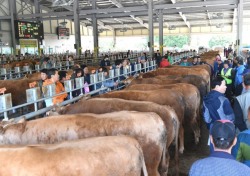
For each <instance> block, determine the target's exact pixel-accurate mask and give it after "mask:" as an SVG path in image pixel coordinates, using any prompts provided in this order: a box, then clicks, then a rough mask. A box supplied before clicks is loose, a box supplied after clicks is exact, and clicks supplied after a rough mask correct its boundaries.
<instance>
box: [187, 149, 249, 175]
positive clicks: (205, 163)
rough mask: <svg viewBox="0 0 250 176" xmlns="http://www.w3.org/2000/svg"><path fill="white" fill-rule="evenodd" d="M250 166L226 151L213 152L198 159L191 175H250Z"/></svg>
mask: <svg viewBox="0 0 250 176" xmlns="http://www.w3.org/2000/svg"><path fill="white" fill-rule="evenodd" d="M249 173H250V168H249V167H247V166H246V165H244V164H242V163H240V162H238V161H236V160H235V159H234V157H233V156H232V155H230V154H229V153H225V152H213V153H212V154H211V155H210V156H209V157H207V158H204V159H200V160H198V161H196V162H195V163H194V164H193V165H192V167H191V169H190V171H189V176H224V175H225V176H248V175H249Z"/></svg>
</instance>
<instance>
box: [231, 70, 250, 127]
mask: <svg viewBox="0 0 250 176" xmlns="http://www.w3.org/2000/svg"><path fill="white" fill-rule="evenodd" d="M243 87H244V88H245V89H246V92H245V93H243V94H241V95H239V96H237V97H236V99H235V101H234V106H233V109H234V113H235V125H236V127H237V128H238V129H239V130H240V131H244V130H246V129H250V121H249V120H248V117H247V116H248V114H247V112H248V107H249V106H250V73H249V74H246V75H244V76H243Z"/></svg>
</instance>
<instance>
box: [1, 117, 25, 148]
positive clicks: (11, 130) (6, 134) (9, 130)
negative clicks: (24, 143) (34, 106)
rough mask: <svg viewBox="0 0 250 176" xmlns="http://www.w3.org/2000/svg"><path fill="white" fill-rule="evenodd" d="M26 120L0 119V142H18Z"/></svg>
mask: <svg viewBox="0 0 250 176" xmlns="http://www.w3.org/2000/svg"><path fill="white" fill-rule="evenodd" d="M25 126H26V121H24V120H23V119H21V120H19V121H18V122H15V120H14V119H11V120H9V121H2V122H1V124H0V144H19V143H20V142H21V134H22V133H23V132H24V129H25Z"/></svg>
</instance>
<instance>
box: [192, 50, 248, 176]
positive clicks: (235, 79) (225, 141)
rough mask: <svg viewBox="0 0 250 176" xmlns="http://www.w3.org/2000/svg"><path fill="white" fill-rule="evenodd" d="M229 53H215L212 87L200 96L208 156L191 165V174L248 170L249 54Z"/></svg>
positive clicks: (243, 172)
mask: <svg viewBox="0 0 250 176" xmlns="http://www.w3.org/2000/svg"><path fill="white" fill-rule="evenodd" d="M230 53H233V51H230V52H229V53H228V54H227V56H228V57H227V58H226V59H225V60H224V61H223V60H222V59H221V57H220V55H219V54H218V55H216V57H215V61H214V65H213V78H212V82H211V88H212V90H211V91H210V92H209V93H208V94H207V95H206V96H205V97H204V99H203V118H204V121H205V123H206V125H207V128H208V130H209V142H208V144H209V146H210V156H209V157H208V158H205V159H202V160H198V161H197V162H195V163H194V164H193V165H192V167H191V170H190V172H189V174H190V175H191V176H195V175H199V176H202V175H234V176H237V175H249V173H250V168H249V167H250V69H249V68H250V57H248V58H246V59H244V58H243V57H240V56H233V57H229V56H230ZM225 54H226V53H225ZM235 160H237V161H239V162H237V161H235ZM247 166H248V167H247Z"/></svg>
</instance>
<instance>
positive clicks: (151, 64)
mask: <svg viewBox="0 0 250 176" xmlns="http://www.w3.org/2000/svg"><path fill="white" fill-rule="evenodd" d="M133 67H134V68H132V66H131V65H130V66H129V67H128V68H125V69H123V70H122V71H123V74H120V71H121V70H120V68H118V69H116V70H110V71H109V74H110V76H109V78H107V79H105V78H104V75H103V73H98V74H97V73H95V74H91V75H90V77H91V83H90V84H89V85H87V86H88V87H90V86H93V87H94V90H93V91H91V92H89V93H87V94H91V95H94V94H98V93H99V92H100V91H107V89H108V88H107V87H103V82H105V81H107V80H113V81H114V82H115V81H116V82H118V83H121V82H122V81H121V80H120V78H121V77H125V78H126V77H128V76H133V75H135V74H137V73H140V72H149V71H152V70H155V69H156V68H157V65H156V62H155V61H148V62H145V63H144V64H141V63H139V64H134V65H133ZM70 82H71V80H68V81H65V92H62V93H60V94H55V90H52V89H51V88H49V87H47V86H45V87H46V89H47V90H49V91H47V94H46V95H44V96H45V98H40V96H39V95H38V94H39V93H40V87H37V88H32V89H27V90H26V95H27V97H29V99H28V98H27V103H25V104H22V105H18V106H14V107H12V101H11V96H10V97H8V96H7V94H5V95H2V96H0V114H3V115H4V119H5V120H8V119H9V118H8V112H9V111H13V110H16V109H18V108H23V107H26V106H30V105H32V104H33V105H34V110H35V111H34V112H31V113H29V114H25V115H22V116H21V117H25V118H32V117H35V116H38V115H41V114H44V113H45V112H47V111H48V110H51V109H52V107H53V106H50V107H46V108H43V109H40V110H38V106H37V103H39V102H43V101H46V100H48V99H52V98H53V97H56V96H58V95H62V94H65V93H69V94H70V99H69V100H67V101H64V102H62V103H61V105H66V104H69V103H72V102H75V101H77V100H79V99H80V98H81V97H82V96H80V97H75V98H73V96H72V92H74V91H77V90H82V89H83V88H84V87H86V85H85V84H84V83H83V82H82V84H81V85H80V86H79V85H77V86H73V85H72V83H70ZM75 82H76V83H77V82H79V80H76V81H75ZM70 84H71V85H70ZM97 85H98V86H99V87H100V85H101V87H100V88H97ZM48 86H50V85H48ZM75 87H76V88H75ZM122 87H124V85H122V86H118V87H115V90H116V89H121V88H122ZM53 92H54V93H53ZM30 97H31V98H30ZM9 101H11V103H10V102H9ZM1 105H2V106H1ZM21 117H18V118H17V119H19V118H21Z"/></svg>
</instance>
